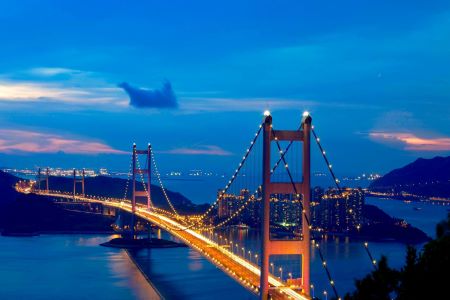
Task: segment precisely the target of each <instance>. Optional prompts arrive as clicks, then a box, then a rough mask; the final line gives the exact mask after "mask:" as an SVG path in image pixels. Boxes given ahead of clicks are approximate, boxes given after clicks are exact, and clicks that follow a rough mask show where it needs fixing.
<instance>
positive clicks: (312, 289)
mask: <svg viewBox="0 0 450 300" xmlns="http://www.w3.org/2000/svg"><path fill="white" fill-rule="evenodd" d="M311 292H312V297H313V299H314V297H315V296H314V284H311Z"/></svg>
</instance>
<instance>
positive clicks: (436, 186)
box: [369, 156, 450, 198]
mask: <svg viewBox="0 0 450 300" xmlns="http://www.w3.org/2000/svg"><path fill="white" fill-rule="evenodd" d="M369 190H370V191H372V192H381V193H392V194H394V195H395V196H401V195H402V194H405V193H406V194H412V195H416V196H418V197H421V198H431V197H440V198H450V156H447V157H441V156H436V157H434V158H431V159H424V158H419V159H417V160H416V161H414V162H412V163H410V164H408V165H406V166H404V167H402V168H399V169H395V170H393V171H391V172H389V173H387V174H386V175H384V176H382V177H381V178H379V179H377V180H375V181H374V182H372V184H371V185H370V186H369Z"/></svg>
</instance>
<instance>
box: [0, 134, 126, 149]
mask: <svg viewBox="0 0 450 300" xmlns="http://www.w3.org/2000/svg"><path fill="white" fill-rule="evenodd" d="M0 152H2V153H14V152H28V153H57V152H64V153H68V154H125V153H127V152H125V151H121V150H117V149H114V148H112V147H111V146H108V145H106V144H104V143H101V142H97V141H92V140H84V139H80V138H69V137H63V136H61V135H57V134H52V133H45V132H37V131H28V130H18V129H0Z"/></svg>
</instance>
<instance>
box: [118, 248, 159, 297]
mask: <svg viewBox="0 0 450 300" xmlns="http://www.w3.org/2000/svg"><path fill="white" fill-rule="evenodd" d="M124 250H125V253H126V254H127V256H128V258H129V259H130V261H131V262H132V264H133V265H134V266H135V267H136V268H137V269H138V270H139V273H140V274H141V275H142V276H143V277H144V278H145V280H146V281H147V283H148V284H149V286H150V287H151V288H152V290H153V291H154V292H155V294H156V295H157V296H158V297H159V298H158V299H160V300H164V299H165V298H164V297H163V295H161V292H160V291H159V290H158V289H157V288H156V287H155V285H154V284H153V282H152V281H151V280H150V278H149V277H148V276H147V274H145V272H144V270H142V268H141V266H139V264H138V263H137V261H136V260H135V259H134V257H133V256H132V255H131V253H130V252H129V250H128V249H124Z"/></svg>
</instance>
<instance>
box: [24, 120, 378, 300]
mask: <svg viewBox="0 0 450 300" xmlns="http://www.w3.org/2000/svg"><path fill="white" fill-rule="evenodd" d="M311 133H312V134H311ZM311 138H314V140H315V141H316V142H317V144H318V146H319V150H320V151H321V154H322V155H323V157H324V159H325V162H326V165H327V167H328V169H329V171H330V172H331V174H332V177H333V180H334V182H335V184H336V186H337V188H338V189H339V190H340V186H339V180H338V179H337V178H336V176H335V174H334V172H333V170H332V166H331V164H330V163H329V161H328V159H327V157H326V153H325V151H324V150H323V147H322V145H321V144H320V139H319V138H318V136H317V135H316V132H315V131H314V126H313V125H312V118H311V116H310V115H309V113H307V112H305V113H303V116H302V120H301V123H300V126H299V127H298V128H297V129H294V130H278V129H275V128H274V126H273V124H272V116H271V115H270V113H269V112H265V113H264V119H263V122H262V123H261V124H260V125H259V127H258V128H257V131H256V133H255V135H254V137H253V138H252V139H251V142H250V144H249V146H248V148H247V149H246V150H245V152H244V155H243V156H242V159H241V160H240V162H239V164H238V165H237V168H236V169H235V171H234V173H233V175H232V176H231V177H230V179H229V181H228V182H227V184H226V185H225V187H224V188H223V189H222V190H220V191H219V192H218V195H217V197H216V199H215V201H214V202H213V203H212V204H211V205H210V207H209V208H208V209H207V210H206V211H205V212H204V213H203V214H201V215H183V214H180V213H179V212H178V210H177V208H176V207H175V206H174V204H173V203H172V201H171V199H170V198H169V196H168V193H167V192H166V189H165V188H164V185H163V181H162V178H161V174H160V172H159V170H158V166H157V163H156V159H155V155H154V152H153V151H152V147H151V145H150V144H149V145H148V147H147V148H146V149H137V147H136V145H133V148H132V155H131V160H130V171H129V172H128V175H129V176H128V180H127V181H126V186H125V191H124V197H123V198H111V197H99V196H95V195H88V194H86V193H85V184H84V182H85V174H84V171H76V170H74V171H73V192H70V193H69V192H61V191H56V190H51V189H50V187H49V170H48V169H46V171H45V172H41V169H39V172H38V178H37V180H36V184H35V186H34V187H33V188H31V189H30V188H27V189H24V188H23V187H16V188H17V190H18V191H19V192H31V193H36V194H38V195H42V196H48V197H52V198H60V199H65V200H68V201H77V202H78V201H80V202H87V203H98V204H101V205H103V206H105V207H110V208H114V209H118V210H122V211H126V212H129V213H131V216H132V221H131V224H132V225H131V226H130V228H131V231H132V232H131V235H132V236H135V232H134V225H133V224H135V218H141V219H143V220H146V221H148V222H150V223H152V224H154V225H156V226H157V227H159V228H161V229H163V230H165V231H167V232H168V233H169V234H170V235H172V236H174V237H176V238H178V239H180V240H182V241H183V242H184V243H185V244H186V245H188V246H189V247H191V248H192V249H195V250H196V251H198V252H199V253H201V254H202V255H203V256H204V257H206V258H207V259H208V260H209V261H210V262H211V263H213V264H214V265H216V266H217V267H218V268H220V269H221V270H223V271H224V272H225V273H226V274H228V275H229V276H230V277H232V278H233V279H235V280H236V281H237V282H239V283H240V284H241V285H242V286H244V287H245V288H247V289H248V290H250V291H251V292H253V293H255V294H257V295H259V297H260V299H269V298H270V299H311V289H312V288H313V285H312V284H311V281H310V255H311V253H310V252H311V248H312V247H313V248H314V249H315V251H317V253H318V254H319V258H320V259H321V261H322V266H323V268H324V270H325V273H326V276H327V278H328V280H329V283H330V287H331V289H332V291H333V293H334V296H335V298H336V299H340V296H339V294H338V291H337V289H336V286H335V281H334V279H333V278H332V276H331V272H330V270H329V268H328V266H327V263H326V260H325V256H324V255H323V253H322V251H321V249H320V247H319V243H317V239H316V238H315V236H314V233H315V231H314V230H312V229H313V228H312V224H311V220H310V198H311V195H310V194H311V183H310V179H311V170H310V162H311V158H310V157H311V145H310V144H311ZM140 156H141V157H142V156H145V157H146V161H145V165H143V166H141V164H140V160H139V157H140ZM152 174H155V175H156V179H157V182H158V184H159V186H160V188H161V191H162V193H163V196H164V198H165V201H167V204H168V207H169V208H170V210H167V209H162V208H158V207H156V206H155V205H154V203H153V201H152V193H151V184H150V182H151V177H152ZM130 177H131V178H130ZM42 181H44V182H45V188H41V183H42ZM130 183H131V186H130ZM79 185H81V193H79V192H77V190H79V189H77V187H78V186H79ZM243 191H245V193H243ZM129 194H131V197H128V195H129ZM128 198H130V199H128ZM281 198H283V199H288V200H289V201H290V202H291V203H293V206H292V207H290V209H291V210H293V213H294V216H296V222H295V224H294V225H293V228H294V229H293V230H294V231H295V233H296V234H295V235H294V236H293V238H289V239H285V238H284V239H279V238H277V237H276V235H274V233H273V220H271V202H273V201H277V199H281ZM230 199H239V204H240V205H239V206H238V207H233V208H230V207H229V206H227V203H228V202H227V201H229V200H230ZM139 200H141V201H139ZM142 200H143V201H142ZM255 204H258V205H255ZM249 212H251V213H253V214H255V215H257V218H258V222H259V224H260V226H261V230H260V231H261V243H260V247H259V252H258V253H254V257H255V260H253V259H252V257H253V256H251V255H249V256H248V257H247V256H246V253H245V251H242V255H241V254H240V251H234V244H233V241H228V240H227V239H214V233H215V231H217V230H220V229H221V228H224V227H225V226H227V225H229V224H232V223H233V221H235V220H236V219H237V218H238V217H239V216H241V215H242V214H243V213H249ZM349 214H351V212H349ZM356 226H357V227H358V229H359V227H360V226H361V225H360V224H356ZM216 235H217V234H216ZM363 246H364V247H365V249H366V251H367V254H368V256H369V258H370V263H371V264H373V266H374V267H375V268H376V261H375V260H374V259H373V257H372V255H371V253H370V251H369V248H368V244H367V243H363ZM278 255H297V256H299V257H300V260H299V261H300V263H299V265H298V266H297V270H296V272H295V273H294V272H293V273H289V278H288V279H284V278H283V276H282V275H281V276H276V274H274V273H275V272H274V270H273V265H272V264H271V263H270V262H269V258H270V257H271V256H278ZM258 257H259V258H260V259H257V258H258ZM292 274H295V277H294V275H292Z"/></svg>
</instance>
